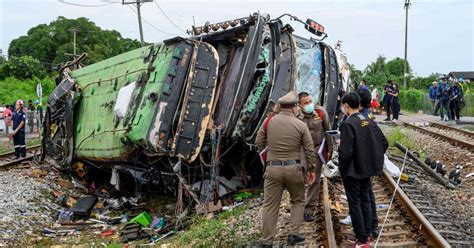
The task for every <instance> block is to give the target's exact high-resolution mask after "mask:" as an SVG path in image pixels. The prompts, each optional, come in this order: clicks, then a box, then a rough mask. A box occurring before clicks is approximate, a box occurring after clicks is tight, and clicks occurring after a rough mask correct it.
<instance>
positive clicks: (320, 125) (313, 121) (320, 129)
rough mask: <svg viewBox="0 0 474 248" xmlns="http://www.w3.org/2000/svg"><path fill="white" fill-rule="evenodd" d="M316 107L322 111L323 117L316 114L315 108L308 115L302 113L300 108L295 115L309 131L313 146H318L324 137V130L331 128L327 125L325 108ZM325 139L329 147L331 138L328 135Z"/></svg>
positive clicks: (330, 146)
mask: <svg viewBox="0 0 474 248" xmlns="http://www.w3.org/2000/svg"><path fill="white" fill-rule="evenodd" d="M316 108H317V109H320V110H321V111H322V112H323V118H321V117H320V116H319V115H318V113H317V112H316V110H315V111H314V113H312V114H311V115H308V114H305V113H303V111H302V110H301V109H300V110H298V114H297V115H296V117H297V118H298V119H300V120H302V121H303V122H304V123H305V124H306V125H307V126H308V128H309V132H310V133H311V138H312V139H313V143H314V146H315V147H319V146H320V145H321V142H322V141H323V138H325V136H326V134H325V131H328V130H331V129H330V127H329V119H328V113H327V112H326V110H325V109H324V108H323V107H321V106H317V107H316ZM326 141H327V142H328V147H329V149H331V148H332V139H330V137H327V138H326ZM331 150H332V149H331Z"/></svg>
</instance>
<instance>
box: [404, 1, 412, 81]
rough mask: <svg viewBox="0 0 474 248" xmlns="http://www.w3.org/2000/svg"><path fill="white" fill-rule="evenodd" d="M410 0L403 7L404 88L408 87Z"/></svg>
mask: <svg viewBox="0 0 474 248" xmlns="http://www.w3.org/2000/svg"><path fill="white" fill-rule="evenodd" d="M410 5H411V3H410V0H405V4H404V5H403V7H404V8H405V61H404V63H403V88H405V89H406V88H407V76H408V68H407V66H408V61H407V50H408V9H409V8H410Z"/></svg>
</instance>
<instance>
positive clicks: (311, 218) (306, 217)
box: [304, 213, 314, 222]
mask: <svg viewBox="0 0 474 248" xmlns="http://www.w3.org/2000/svg"><path fill="white" fill-rule="evenodd" d="M304 221H305V222H312V221H314V216H313V215H312V214H307V213H305V214H304Z"/></svg>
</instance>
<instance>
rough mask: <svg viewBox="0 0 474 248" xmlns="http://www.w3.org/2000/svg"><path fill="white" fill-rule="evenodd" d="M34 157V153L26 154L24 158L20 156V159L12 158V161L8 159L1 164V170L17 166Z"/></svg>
mask: <svg viewBox="0 0 474 248" xmlns="http://www.w3.org/2000/svg"><path fill="white" fill-rule="evenodd" d="M33 158H34V155H29V156H26V157H23V158H19V159H15V160H12V161H8V162H6V163H3V164H0V170H5V169H8V168H10V167H12V166H15V165H17V164H20V163H22V162H24V161H29V160H33Z"/></svg>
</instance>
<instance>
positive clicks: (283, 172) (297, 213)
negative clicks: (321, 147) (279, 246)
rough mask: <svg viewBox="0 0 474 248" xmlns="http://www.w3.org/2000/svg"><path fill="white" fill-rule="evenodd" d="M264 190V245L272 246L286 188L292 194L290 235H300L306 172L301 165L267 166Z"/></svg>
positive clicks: (264, 176)
mask: <svg viewBox="0 0 474 248" xmlns="http://www.w3.org/2000/svg"><path fill="white" fill-rule="evenodd" d="M263 178H264V180H265V181H264V188H263V208H262V215H263V230H262V243H263V244H272V242H273V238H274V236H275V229H276V226H277V222H278V212H279V210H280V204H281V197H282V194H283V190H284V189H285V188H286V189H287V190H288V192H289V193H290V202H291V209H290V213H291V220H290V228H289V233H288V235H298V229H299V228H300V226H301V224H302V222H303V213H304V203H305V201H304V172H303V166H301V165H289V166H267V168H266V171H265V174H264V175H263Z"/></svg>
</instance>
